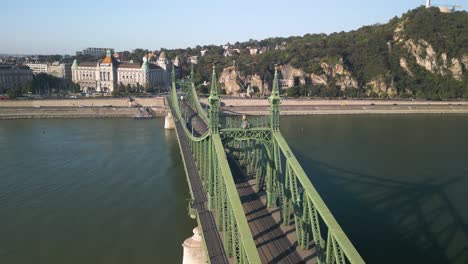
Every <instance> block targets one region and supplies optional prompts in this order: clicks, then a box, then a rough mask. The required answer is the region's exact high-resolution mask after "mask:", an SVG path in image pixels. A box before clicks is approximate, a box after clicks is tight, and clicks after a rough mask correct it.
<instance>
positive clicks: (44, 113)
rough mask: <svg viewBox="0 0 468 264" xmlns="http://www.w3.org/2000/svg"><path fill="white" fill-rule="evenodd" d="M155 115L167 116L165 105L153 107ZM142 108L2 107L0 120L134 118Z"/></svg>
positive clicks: (0, 108)
mask: <svg viewBox="0 0 468 264" xmlns="http://www.w3.org/2000/svg"><path fill="white" fill-rule="evenodd" d="M150 109H151V110H152V112H153V116H155V117H157V116H165V115H166V110H165V108H164V107H151V108H150ZM140 110H142V111H145V109H142V108H135V107H39V108H36V107H0V120H2V119H3V120H7V119H35V118H133V117H136V116H138V115H139V114H140Z"/></svg>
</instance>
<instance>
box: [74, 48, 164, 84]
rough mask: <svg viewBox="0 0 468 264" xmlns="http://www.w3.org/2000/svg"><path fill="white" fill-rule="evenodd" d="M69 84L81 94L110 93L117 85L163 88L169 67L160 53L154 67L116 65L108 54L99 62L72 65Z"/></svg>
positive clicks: (146, 59) (144, 59)
mask: <svg viewBox="0 0 468 264" xmlns="http://www.w3.org/2000/svg"><path fill="white" fill-rule="evenodd" d="M72 80H73V82H75V83H77V84H79V85H80V87H81V89H82V90H83V91H98V92H112V91H114V90H115V89H116V88H117V86H118V85H130V86H134V87H135V86H147V85H151V86H152V87H160V88H166V87H167V86H168V84H169V81H170V65H169V64H168V60H167V59H166V54H165V53H164V52H163V53H161V55H160V57H159V59H158V61H157V63H156V64H152V63H149V62H148V56H145V57H144V58H143V63H142V65H140V64H137V63H120V62H118V61H117V60H115V58H114V57H113V56H112V52H111V51H110V50H108V51H107V56H106V58H104V60H102V61H98V62H82V63H78V62H77V61H76V60H75V61H74V62H73V65H72Z"/></svg>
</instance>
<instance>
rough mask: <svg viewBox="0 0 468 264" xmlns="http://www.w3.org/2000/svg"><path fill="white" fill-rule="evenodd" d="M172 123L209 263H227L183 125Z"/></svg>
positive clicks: (176, 122)
mask: <svg viewBox="0 0 468 264" xmlns="http://www.w3.org/2000/svg"><path fill="white" fill-rule="evenodd" d="M173 116H175V115H173ZM174 123H175V128H176V130H177V136H178V137H179V146H180V149H181V154H182V156H183V159H184V161H185V166H186V167H185V169H186V173H187V174H188V180H189V181H190V186H191V188H192V193H193V196H194V201H193V203H192V208H193V209H195V210H197V211H198V221H199V222H200V223H201V225H202V226H203V230H202V231H203V237H204V238H205V243H206V246H207V247H208V248H209V249H210V250H209V251H208V258H209V260H210V263H213V264H218V263H219V264H225V263H229V261H228V259H227V257H226V253H225V251H224V247H223V242H222V241H221V237H220V234H219V232H218V229H217V227H216V222H215V220H214V216H213V213H212V212H211V211H209V210H208V209H207V201H208V200H207V198H206V193H205V191H204V190H203V186H202V183H201V181H200V176H199V174H198V169H197V167H196V164H195V161H194V159H193V158H192V153H191V151H190V145H189V141H188V138H187V136H186V135H185V133H184V130H183V128H182V125H184V124H181V123H180V122H178V121H176V120H174Z"/></svg>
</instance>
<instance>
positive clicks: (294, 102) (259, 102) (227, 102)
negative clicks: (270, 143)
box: [200, 98, 468, 106]
mask: <svg viewBox="0 0 468 264" xmlns="http://www.w3.org/2000/svg"><path fill="white" fill-rule="evenodd" d="M200 100H201V102H202V103H204V104H206V103H207V98H201V99H200ZM221 103H222V105H223V106H268V105H269V103H268V99H245V98H242V99H235V98H221ZM372 104H374V105H395V104H396V105H468V101H453V102H450V101H403V100H320V99H319V100H316V99H284V100H283V101H282V102H281V105H282V106H316V105H330V106H343V105H372Z"/></svg>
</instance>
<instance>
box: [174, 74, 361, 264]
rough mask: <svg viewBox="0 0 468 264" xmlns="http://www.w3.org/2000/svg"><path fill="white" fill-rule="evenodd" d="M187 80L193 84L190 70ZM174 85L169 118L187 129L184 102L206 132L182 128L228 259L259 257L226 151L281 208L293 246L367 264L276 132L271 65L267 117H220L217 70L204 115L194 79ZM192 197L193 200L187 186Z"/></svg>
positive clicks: (322, 257)
mask: <svg viewBox="0 0 468 264" xmlns="http://www.w3.org/2000/svg"><path fill="white" fill-rule="evenodd" d="M191 76H192V81H193V71H192V74H191ZM179 86H180V87H181V93H182V94H184V95H185V102H181V101H179V98H178V95H177V91H176V82H175V77H174V74H173V75H172V89H171V92H170V96H169V98H168V99H169V103H170V104H171V105H172V108H173V109H174V112H175V116H174V118H176V119H177V120H179V121H180V122H183V123H185V124H187V118H186V117H184V115H183V114H182V112H183V111H182V110H181V109H182V108H183V107H182V103H183V104H187V105H189V106H190V107H191V109H192V110H193V111H195V112H196V113H197V114H198V115H199V116H200V117H201V118H202V120H203V121H204V122H205V124H207V127H208V131H207V132H205V133H204V134H203V135H200V136H194V135H193V132H192V131H190V130H189V129H188V128H187V127H186V126H183V131H184V133H185V134H186V136H187V138H188V139H189V143H190V147H191V151H192V156H193V158H194V160H195V161H196V164H197V168H198V170H199V175H200V180H201V182H202V185H203V188H204V190H205V192H206V193H207V199H208V201H207V203H208V208H209V210H210V211H212V212H214V214H215V216H216V217H215V218H216V219H215V221H216V224H217V228H218V230H219V232H221V233H222V237H223V244H224V249H225V252H226V255H227V256H228V257H230V258H231V259H232V262H234V263H252V264H254V263H260V258H259V255H258V252H257V248H256V245H255V243H254V241H253V238H252V233H251V231H250V228H249V225H248V223H247V220H246V217H245V215H244V210H243V207H242V203H241V201H240V198H239V195H238V193H237V189H236V186H235V183H234V179H233V176H232V172H231V170H230V167H229V164H228V162H227V158H226V150H227V151H229V152H230V154H231V155H235V156H236V157H237V158H238V163H239V165H240V166H241V167H242V168H243V169H244V172H245V174H246V175H247V177H249V179H255V180H256V181H257V184H256V188H257V191H260V190H262V191H265V192H266V195H267V206H269V207H279V208H280V212H281V218H282V219H281V221H282V224H283V225H291V224H292V223H294V225H295V231H296V235H297V239H298V241H297V242H298V245H299V246H300V247H301V248H302V249H308V248H310V247H314V248H315V250H316V251H317V262H318V263H356V264H361V263H365V262H364V260H363V259H362V257H361V256H360V255H359V253H358V252H357V250H356V249H355V247H354V246H353V245H352V243H351V241H350V240H349V239H348V237H347V236H346V234H345V233H344V231H343V230H342V228H341V227H340V225H339V224H338V223H337V221H336V219H335V218H334V216H333V215H332V213H331V212H330V210H329V209H328V207H327V206H326V204H325V203H324V201H323V200H322V198H321V197H320V195H319V193H318V192H317V190H316V189H315V187H314V186H313V184H312V182H311V181H310V179H309V178H308V176H307V175H306V173H305V172H304V170H303V169H302V167H301V165H300V164H299V162H298V161H297V159H296V158H295V156H294V154H293V153H292V151H291V149H290V148H289V146H288V144H287V143H286V140H285V139H284V138H283V136H282V134H281V132H280V112H279V105H280V103H281V98H280V96H279V83H278V68H277V67H275V76H274V83H273V89H272V94H271V96H270V97H269V99H268V100H269V103H270V116H269V117H265V116H226V115H224V114H220V113H219V108H220V97H219V96H218V87H217V78H216V72H215V67H213V76H212V82H211V91H210V96H209V98H208V105H209V108H208V110H207V111H205V109H203V107H202V106H201V104H200V101H199V99H198V96H197V94H196V91H195V87H194V85H193V82H191V83H188V84H187V83H179ZM184 162H185V161H184ZM191 195H192V197H193V193H192V189H191ZM192 214H193V212H192ZM195 214H196V212H195ZM293 220H294V221H293ZM199 225H201V223H200V222H199ZM201 228H202V229H203V227H201ZM207 250H210V249H209V248H207Z"/></svg>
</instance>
